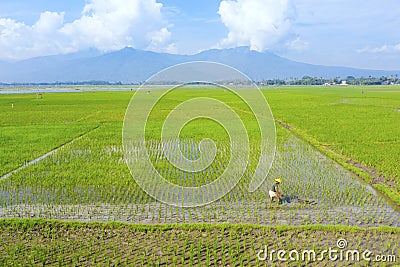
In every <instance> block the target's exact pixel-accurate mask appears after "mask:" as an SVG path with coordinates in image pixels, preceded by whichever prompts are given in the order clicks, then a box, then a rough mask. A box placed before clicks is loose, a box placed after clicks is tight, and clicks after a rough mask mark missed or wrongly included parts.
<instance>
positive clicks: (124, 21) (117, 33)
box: [0, 0, 174, 59]
mask: <svg viewBox="0 0 400 267" xmlns="http://www.w3.org/2000/svg"><path fill="white" fill-rule="evenodd" d="M161 8H162V4H161V3H157V2H156V0H89V1H87V3H86V5H85V7H84V8H83V11H82V14H81V17H80V18H79V19H77V20H75V21H73V22H71V23H65V22H64V13H62V12H61V13H58V12H49V11H46V12H43V13H42V14H41V15H40V18H39V20H38V21H37V22H36V23H35V24H34V25H32V26H30V25H26V24H24V23H22V22H17V21H15V20H12V19H4V18H3V19H2V18H0V58H3V59H22V58H27V57H32V56H40V55H49V54H56V53H69V52H73V51H78V50H82V49H87V48H97V49H99V50H103V51H109V50H115V49H121V48H123V47H125V46H131V47H134V48H139V49H147V50H153V51H168V52H170V51H173V50H174V45H173V44H171V43H170V42H169V40H170V37H171V33H170V31H169V30H168V27H171V25H168V24H167V22H166V21H164V19H163V16H162V13H161Z"/></svg>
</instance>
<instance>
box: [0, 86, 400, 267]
mask: <svg viewBox="0 0 400 267" xmlns="http://www.w3.org/2000/svg"><path fill="white" fill-rule="evenodd" d="M262 92H263V94H264V96H265V97H266V99H267V100H268V102H269V105H270V107H271V110H272V112H273V115H274V118H275V120H276V152H275V159H274V162H273V165H272V168H271V169H270V171H269V173H268V176H267V177H266V179H265V181H264V182H263V183H262V184H261V186H260V187H259V188H258V189H257V190H256V191H255V192H249V190H248V185H249V183H250V180H251V177H252V173H253V171H254V170H255V168H256V163H257V161H258V158H259V157H260V155H261V151H260V149H259V145H260V133H259V130H258V128H257V127H258V126H257V123H256V120H255V118H254V115H253V114H252V112H251V109H249V107H248V106H247V105H246V104H245V103H243V102H242V101H240V99H239V98H238V97H237V96H235V95H234V94H232V93H230V92H229V91H226V90H223V89H221V88H213V89H210V88H207V89H206V88H182V89H179V90H175V91H172V92H171V93H169V94H168V95H166V96H165V97H163V99H162V101H160V102H158V103H157V105H156V106H155V108H154V111H152V113H151V114H150V116H149V120H148V123H147V125H146V138H147V139H146V141H147V143H146V149H147V151H149V157H150V159H151V161H152V163H153V166H154V167H155V168H156V170H157V171H158V173H160V174H161V175H162V176H163V177H165V178H166V179H167V180H168V181H169V182H171V183H173V184H178V185H181V186H186V187H187V186H201V185H205V184H207V183H209V182H212V181H215V180H216V179H217V178H218V177H219V176H220V175H221V174H222V173H223V172H224V169H226V168H227V167H228V162H227V158H229V155H230V153H231V151H230V148H231V147H230V145H229V135H228V133H227V132H226V130H225V129H224V128H223V127H221V125H219V124H217V123H216V122H215V121H211V120H206V119H198V120H193V121H191V122H190V123H188V124H186V125H185V127H184V128H183V129H182V131H181V132H180V136H179V138H177V139H171V140H169V141H168V142H169V143H168V144H167V145H168V147H170V148H171V149H172V150H173V149H176V147H178V146H177V144H179V147H180V149H181V152H182V155H183V156H184V157H185V158H189V159H191V160H195V159H197V158H199V156H200V154H201V153H205V155H206V158H207V157H208V156H207V155H208V154H207V151H200V149H199V143H200V142H201V140H202V139H204V138H211V139H213V140H214V141H215V144H216V154H215V157H213V158H211V156H209V157H210V160H212V163H211V165H210V166H209V167H207V168H205V169H203V170H202V171H200V172H196V173H194V172H190V171H188V172H185V171H181V170H178V169H177V168H174V167H173V166H171V165H170V164H169V162H168V160H167V158H166V156H165V155H163V153H162V149H161V148H162V147H163V146H164V145H165V144H164V143H163V142H164V141H162V140H161V138H160V132H161V130H162V126H163V121H165V119H166V118H167V116H168V113H169V112H170V111H171V110H172V109H174V107H176V106H177V105H178V104H179V103H181V102H183V101H185V100H188V99H191V98H194V97H213V98H215V99H218V100H220V101H221V102H223V103H225V104H227V105H229V106H230V107H232V109H233V110H234V111H235V112H236V113H237V114H238V115H239V116H240V118H241V120H242V121H243V124H244V126H245V128H246V130H247V133H248V135H249V139H250V147H251V153H250V157H249V158H248V159H244V160H246V162H247V166H248V167H247V168H246V170H245V171H244V175H243V178H242V179H240V181H239V182H238V184H237V185H236V186H235V187H234V189H233V190H232V191H230V192H229V193H228V194H226V195H225V196H223V197H222V198H220V199H218V200H217V201H215V202H213V203H211V204H209V205H204V206H199V207H193V208H184V207H176V206H170V205H168V204H164V203H162V202H159V201H157V200H155V199H154V198H152V197H150V196H149V195H148V194H146V193H145V192H144V191H143V190H142V189H141V188H140V187H139V186H138V184H137V183H136V182H135V180H134V179H133V178H132V175H131V172H130V171H129V169H128V167H127V164H126V159H125V153H124V152H126V151H124V148H123V146H122V140H121V139H122V126H123V120H124V115H125V111H126V108H127V106H128V103H129V101H130V99H131V97H132V96H133V94H134V93H135V92H131V91H118V92H113V91H101V90H98V89H97V90H96V91H93V92H90V91H87V92H70V93H45V94H43V97H42V98H40V99H38V98H37V97H36V94H4V95H0V127H1V128H0V129H1V131H0V142H1V147H2V150H1V151H0V228H1V231H0V240H1V243H0V265H4V266H14V265H40V266H41V265H58V266H59V265H75V266H127V265H131V266H141V265H149V266H198V265H200V266H211V265H212V266H257V265H260V266H306V265H307V266H309V265H312V266H346V265H352V266H393V265H395V264H399V262H400V260H399V259H398V258H396V257H395V256H396V255H397V257H399V255H400V253H399V252H400V248H399V245H398V244H399V243H400V242H399V241H400V235H399V233H400V232H399V230H398V229H399V227H400V210H399V205H398V202H399V198H400V197H399V195H400V194H399V188H400V187H399V186H400V185H399V177H400V170H399V162H400V127H399V125H400V124H399V123H400V88H398V87H395V86H388V87H267V88H263V90H262ZM156 95H157V92H156V91H152V92H151V93H149V94H148V96H147V97H149V98H151V97H156ZM215 112H218V110H215ZM134 152H135V153H140V151H138V150H135V151H134ZM173 152H174V151H173ZM135 153H133V154H132V155H133V160H135V158H134V155H135ZM207 160H208V158H207ZM137 164H140V162H137ZM275 178H281V179H282V180H283V183H282V186H281V191H283V192H284V194H285V195H288V196H291V198H292V200H293V201H292V202H291V203H283V204H281V205H279V204H278V203H272V205H270V202H269V197H268V190H269V189H270V187H271V186H272V184H273V181H274V179H275ZM166 194H168V192H166ZM205 194H213V192H211V193H210V192H205ZM300 200H307V201H306V202H305V201H300ZM338 239H345V241H346V242H347V243H348V244H347V246H346V248H351V249H358V250H363V251H365V250H367V249H368V250H370V251H372V254H373V256H374V257H371V259H372V260H369V261H368V260H365V259H362V260H359V261H357V260H343V259H342V260H340V259H335V260H332V259H328V258H327V257H326V258H323V259H320V260H319V259H318V257H317V258H314V259H308V260H302V259H290V260H286V261H283V260H282V259H277V258H276V255H275V257H274V259H272V258H271V259H270V258H268V259H264V260H263V259H260V258H262V257H260V255H262V253H261V254H258V252H260V250H262V249H263V248H265V246H267V248H268V249H269V250H279V249H285V250H287V251H290V250H293V249H296V250H300V249H315V251H317V253H320V252H321V251H323V250H324V249H325V248H326V249H328V247H334V248H337V242H338ZM264 250H265V249H264ZM377 255H378V256H383V257H381V258H380V259H378V258H377V257H375V256H377ZM382 259H384V260H382Z"/></svg>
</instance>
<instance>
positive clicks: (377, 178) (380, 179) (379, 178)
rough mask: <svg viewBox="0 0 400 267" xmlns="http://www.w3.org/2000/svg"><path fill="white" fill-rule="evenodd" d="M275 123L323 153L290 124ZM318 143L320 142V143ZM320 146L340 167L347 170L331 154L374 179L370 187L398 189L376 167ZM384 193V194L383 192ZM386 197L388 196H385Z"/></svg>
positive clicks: (279, 121)
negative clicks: (381, 185)
mask: <svg viewBox="0 0 400 267" xmlns="http://www.w3.org/2000/svg"><path fill="white" fill-rule="evenodd" d="M275 121H276V122H277V123H278V124H279V125H281V126H282V127H283V128H285V129H288V131H290V132H291V133H292V134H294V135H295V136H297V137H299V138H301V139H303V140H304V141H305V142H307V143H308V144H310V145H311V146H313V147H314V148H315V149H316V150H318V151H321V149H320V148H318V147H315V146H314V145H312V144H311V143H310V142H309V141H308V140H307V138H306V137H305V136H303V135H302V134H301V133H299V132H298V131H296V130H295V128H293V126H291V125H289V124H287V123H285V122H283V121H281V120H278V119H275ZM316 141H318V140H316ZM318 142H319V141H318ZM320 145H321V146H323V147H324V148H325V151H321V152H323V153H324V152H326V153H324V154H325V155H327V156H328V157H329V158H331V159H332V160H334V161H335V162H337V163H338V164H339V165H341V166H343V167H344V168H345V169H347V168H346V166H344V165H343V164H342V163H341V162H339V161H337V160H335V159H334V158H332V157H330V156H329V153H333V154H335V155H337V156H339V157H341V158H342V160H343V162H345V163H346V164H349V165H351V166H353V167H355V168H357V169H358V170H360V171H362V172H364V173H366V174H368V175H369V176H371V177H372V179H371V181H370V182H369V183H368V184H370V185H373V184H384V185H387V186H389V187H390V188H396V185H395V183H394V182H393V181H392V180H388V179H385V177H384V176H383V175H382V174H380V173H379V172H378V170H377V169H376V168H374V167H369V166H365V165H364V164H362V163H361V162H358V161H356V160H354V159H349V160H347V159H346V158H345V157H344V156H343V155H342V154H339V153H337V152H335V151H334V150H331V149H329V148H328V147H325V146H324V145H323V144H320ZM347 170H348V169H347ZM349 171H350V172H352V171H351V170H349ZM352 173H354V172H352ZM356 175H357V174H356ZM361 179H362V178H361ZM362 180H364V179H362ZM364 181H365V180H364ZM365 182H367V181H365ZM382 193H383V192H382ZM385 196H386V195H385ZM392 202H393V201H392ZM393 204H396V205H397V203H395V202H393Z"/></svg>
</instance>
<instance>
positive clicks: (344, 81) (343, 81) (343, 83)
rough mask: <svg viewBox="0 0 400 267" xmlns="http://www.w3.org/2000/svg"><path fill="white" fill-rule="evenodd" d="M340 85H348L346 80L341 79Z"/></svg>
mask: <svg viewBox="0 0 400 267" xmlns="http://www.w3.org/2000/svg"><path fill="white" fill-rule="evenodd" d="M340 85H348V83H347V81H346V80H342V83H341V84H340Z"/></svg>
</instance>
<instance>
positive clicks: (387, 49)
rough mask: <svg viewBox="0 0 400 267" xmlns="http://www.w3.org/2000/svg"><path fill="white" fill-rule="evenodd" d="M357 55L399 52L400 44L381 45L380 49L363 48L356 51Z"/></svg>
mask: <svg viewBox="0 0 400 267" xmlns="http://www.w3.org/2000/svg"><path fill="white" fill-rule="evenodd" d="M356 51H357V53H393V52H400V43H398V44H397V45H382V46H380V47H372V48H371V47H364V48H361V49H357V50H356Z"/></svg>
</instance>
